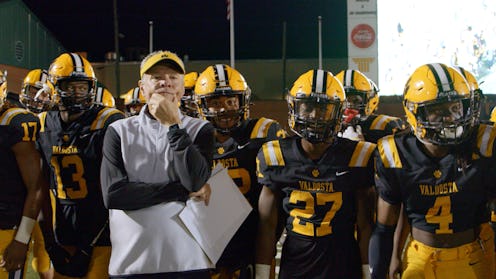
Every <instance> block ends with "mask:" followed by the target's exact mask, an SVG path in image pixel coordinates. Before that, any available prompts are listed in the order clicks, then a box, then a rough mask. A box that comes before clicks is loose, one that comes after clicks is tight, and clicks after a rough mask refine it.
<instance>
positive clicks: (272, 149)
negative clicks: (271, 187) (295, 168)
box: [262, 140, 285, 167]
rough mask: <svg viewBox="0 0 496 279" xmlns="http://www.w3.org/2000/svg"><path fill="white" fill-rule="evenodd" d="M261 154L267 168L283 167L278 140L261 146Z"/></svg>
mask: <svg viewBox="0 0 496 279" xmlns="http://www.w3.org/2000/svg"><path fill="white" fill-rule="evenodd" d="M262 152H263V155H264V160H265V163H266V164H267V166H281V167H282V166H284V165H285V163H284V157H283V156H282V150H281V146H280V144H279V141H278V140H273V141H268V142H266V143H264V144H263V145H262Z"/></svg>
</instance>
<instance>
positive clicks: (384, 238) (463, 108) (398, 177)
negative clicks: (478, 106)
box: [369, 63, 496, 278]
mask: <svg viewBox="0 0 496 279" xmlns="http://www.w3.org/2000/svg"><path fill="white" fill-rule="evenodd" d="M473 102H474V92H473V90H472V89H471V86H470V84H469V83H468V82H467V80H466V79H465V78H464V77H463V76H462V75H461V74H460V72H458V71H457V70H455V69H454V68H451V67H448V66H446V65H444V64H441V63H431V64H425V65H422V66H420V67H418V68H417V69H416V70H415V71H414V72H413V74H412V75H411V76H410V78H409V79H408V81H407V83H406V85H405V90H404V95H403V107H404V110H405V113H406V117H407V122H408V124H409V126H410V128H411V132H408V133H407V132H405V133H398V134H396V135H390V136H386V137H384V138H382V139H380V140H379V141H378V144H377V152H376V153H375V162H376V166H375V169H376V174H375V182H376V188H377V192H378V195H379V199H378V205H377V223H376V227H375V230H374V233H373V235H372V237H371V240H370V248H369V253H370V254H369V261H370V267H371V273H372V278H385V277H386V275H387V273H388V266H389V263H390V261H389V259H390V258H391V252H392V245H393V232H394V229H395V226H396V223H397V221H398V218H399V217H400V208H401V206H403V208H404V211H405V214H406V216H407V218H408V223H409V224H410V226H411V237H412V240H411V241H409V242H408V243H407V246H406V251H405V255H404V258H403V262H402V270H391V272H390V274H389V278H396V276H397V273H401V276H402V278H453V277H456V278H494V242H493V239H494V234H493V232H492V230H491V229H488V226H487V223H488V221H489V215H490V214H489V210H488V204H489V205H490V206H492V204H493V203H492V202H493V201H494V198H495V197H496V187H494V186H493V181H494V180H495V179H496V161H495V158H494V156H493V154H494V150H493V149H494V147H493V146H494V138H495V135H496V131H495V129H494V128H493V127H492V126H488V125H484V124H480V125H479V124H477V125H474V123H477V122H476V121H475V120H474V117H477V112H475V111H474V104H473ZM399 254H400V253H398V252H397V251H395V254H394V255H393V256H394V257H398V259H397V260H398V261H400V263H401V259H400V258H399V257H400V255H399Z"/></svg>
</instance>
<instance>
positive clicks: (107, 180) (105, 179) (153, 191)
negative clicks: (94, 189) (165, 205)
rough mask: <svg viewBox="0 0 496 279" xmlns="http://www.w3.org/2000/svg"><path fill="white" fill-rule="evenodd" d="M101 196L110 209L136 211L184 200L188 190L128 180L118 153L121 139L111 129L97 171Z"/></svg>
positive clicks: (108, 130) (169, 185)
mask: <svg viewBox="0 0 496 279" xmlns="http://www.w3.org/2000/svg"><path fill="white" fill-rule="evenodd" d="M100 179H101V185H102V195H103V201H104V203H105V206H106V207H107V208H109V209H121V210H136V209H141V208H145V207H149V206H152V205H155V204H159V203H162V202H167V201H175V200H181V201H185V200H186V199H187V197H188V191H187V190H186V188H184V187H183V186H182V185H181V184H180V183H177V182H176V183H170V184H166V183H142V182H130V181H128V177H127V173H126V170H125V168H124V162H123V159H122V153H121V140H120V137H119V135H118V134H117V132H116V131H115V130H114V129H113V128H112V126H110V127H109V128H108V129H107V132H106V134H105V139H104V143H103V158H102V167H101V172H100Z"/></svg>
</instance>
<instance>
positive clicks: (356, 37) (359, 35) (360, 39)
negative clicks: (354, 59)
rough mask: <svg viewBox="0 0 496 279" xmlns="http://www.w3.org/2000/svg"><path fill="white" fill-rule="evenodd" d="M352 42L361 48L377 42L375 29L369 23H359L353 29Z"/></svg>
mask: <svg viewBox="0 0 496 279" xmlns="http://www.w3.org/2000/svg"><path fill="white" fill-rule="evenodd" d="M351 42H352V43H353V44H354V45H355V46H356V47H359V48H368V47H370V46H371V45H372V44H373V43H374V42H375V31H374V29H373V28H372V27H371V26H370V25H368V24H358V25H357V26H355V27H354V28H353V29H352V30H351Z"/></svg>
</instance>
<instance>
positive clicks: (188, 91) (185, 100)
mask: <svg viewBox="0 0 496 279" xmlns="http://www.w3.org/2000/svg"><path fill="white" fill-rule="evenodd" d="M197 79H198V73H197V72H189V73H187V74H185V75H184V95H183V97H181V111H182V113H183V114H186V115H188V116H191V117H195V118H198V116H199V113H198V105H197V104H196V102H195V100H194V93H193V90H194V88H195V84H196V80H197Z"/></svg>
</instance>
